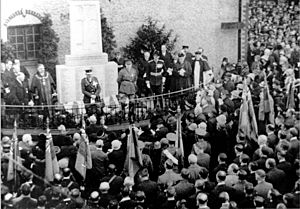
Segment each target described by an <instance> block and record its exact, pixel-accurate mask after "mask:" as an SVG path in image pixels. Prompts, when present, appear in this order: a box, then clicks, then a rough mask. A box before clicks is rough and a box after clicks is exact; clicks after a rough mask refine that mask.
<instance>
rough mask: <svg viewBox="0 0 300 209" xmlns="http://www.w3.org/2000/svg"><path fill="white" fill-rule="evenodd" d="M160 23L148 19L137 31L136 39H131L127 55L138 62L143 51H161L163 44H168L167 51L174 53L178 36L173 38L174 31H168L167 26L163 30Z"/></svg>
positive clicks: (126, 51)
mask: <svg viewBox="0 0 300 209" xmlns="http://www.w3.org/2000/svg"><path fill="white" fill-rule="evenodd" d="M157 23H158V21H157V20H153V19H152V18H151V17H148V18H147V19H146V23H144V24H143V25H142V26H141V27H140V28H139V29H138V31H137V33H136V37H134V38H133V39H130V44H129V45H127V46H126V47H125V53H126V54H127V55H129V56H131V57H132V58H133V59H134V60H138V59H139V58H140V56H141V49H144V48H146V49H148V50H149V51H150V52H153V51H154V50H160V47H161V45H162V44H166V46H167V49H168V50H169V51H172V50H173V49H174V47H175V42H176V41H177V38H178V36H177V35H175V36H174V38H172V37H173V30H169V31H166V26H165V25H163V26H162V27H161V28H160V27H158V25H157Z"/></svg>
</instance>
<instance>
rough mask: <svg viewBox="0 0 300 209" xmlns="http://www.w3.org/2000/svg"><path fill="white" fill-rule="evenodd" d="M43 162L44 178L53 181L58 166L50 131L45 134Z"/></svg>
mask: <svg viewBox="0 0 300 209" xmlns="http://www.w3.org/2000/svg"><path fill="white" fill-rule="evenodd" d="M45 162H46V163H45V164H46V165H45V179H46V180H47V181H53V180H54V175H55V174H57V173H59V166H58V162H57V158H56V153H55V150H54V145H53V140H52V136H51V134H50V133H48V134H47V140H46V152H45Z"/></svg>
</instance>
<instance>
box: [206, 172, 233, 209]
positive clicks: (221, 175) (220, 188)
mask: <svg viewBox="0 0 300 209" xmlns="http://www.w3.org/2000/svg"><path fill="white" fill-rule="evenodd" d="M225 179H226V172H225V171H222V170H220V171H219V172H218V173H217V175H216V180H217V185H216V186H215V188H214V189H213V190H212V193H211V199H210V200H211V202H210V204H209V206H211V208H216V207H218V206H220V202H219V201H218V199H219V198H218V197H219V195H220V193H221V192H227V193H228V194H229V196H230V197H231V198H232V199H233V200H234V197H235V190H234V189H233V188H232V187H229V186H226V184H225Z"/></svg>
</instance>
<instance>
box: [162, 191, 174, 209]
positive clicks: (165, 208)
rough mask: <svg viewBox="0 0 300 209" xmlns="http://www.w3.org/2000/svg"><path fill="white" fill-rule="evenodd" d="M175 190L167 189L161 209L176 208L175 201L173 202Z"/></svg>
mask: <svg viewBox="0 0 300 209" xmlns="http://www.w3.org/2000/svg"><path fill="white" fill-rule="evenodd" d="M175 195H176V192H175V188H174V187H169V188H168V189H167V200H166V202H164V203H163V204H162V205H161V207H160V208H161V209H174V208H175V207H176V200H175Z"/></svg>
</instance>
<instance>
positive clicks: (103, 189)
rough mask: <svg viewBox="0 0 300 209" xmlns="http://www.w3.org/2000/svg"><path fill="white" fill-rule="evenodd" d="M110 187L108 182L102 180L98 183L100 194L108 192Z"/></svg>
mask: <svg viewBox="0 0 300 209" xmlns="http://www.w3.org/2000/svg"><path fill="white" fill-rule="evenodd" d="M109 189H110V186H109V183H108V182H102V183H101V184H100V187H99V190H100V192H101V193H102V194H105V193H108V190H109Z"/></svg>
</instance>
